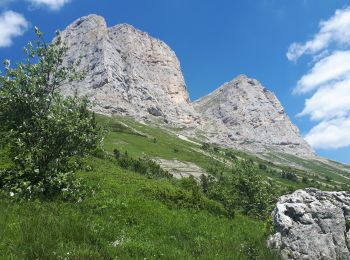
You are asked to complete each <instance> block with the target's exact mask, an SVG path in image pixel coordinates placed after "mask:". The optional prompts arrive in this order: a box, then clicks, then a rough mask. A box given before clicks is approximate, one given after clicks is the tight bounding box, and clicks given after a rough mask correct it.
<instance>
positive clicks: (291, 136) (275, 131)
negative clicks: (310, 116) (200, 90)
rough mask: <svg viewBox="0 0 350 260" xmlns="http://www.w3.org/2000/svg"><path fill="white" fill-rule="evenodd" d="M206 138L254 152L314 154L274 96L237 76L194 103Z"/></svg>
mask: <svg viewBox="0 0 350 260" xmlns="http://www.w3.org/2000/svg"><path fill="white" fill-rule="evenodd" d="M194 107H195V109H196V111H197V112H198V113H199V114H201V116H202V125H201V126H200V127H202V129H203V133H204V135H205V136H206V137H207V140H208V141H209V142H212V143H217V144H221V145H225V146H230V147H232V146H233V147H236V148H238V149H241V148H243V149H246V150H248V151H252V152H254V153H259V152H266V151H268V150H271V149H272V150H275V151H280V152H286V153H292V154H295V155H299V156H308V157H313V156H314V151H313V150H312V149H311V147H310V146H309V145H308V144H307V143H306V141H304V140H303V139H302V137H301V136H300V133H299V130H298V128H297V127H296V126H295V125H294V124H293V123H292V122H291V120H290V119H289V117H288V116H287V114H286V113H285V112H284V109H283V107H282V105H281V103H280V102H279V101H278V99H277V98H276V96H275V95H274V94H273V93H272V92H270V91H269V90H267V89H266V88H265V87H263V86H262V85H261V84H260V83H259V82H258V81H257V80H255V79H251V78H248V77H247V76H245V75H240V76H238V77H237V78H235V79H234V80H232V81H230V82H228V83H225V84H224V85H223V86H221V87H220V88H218V89H217V90H215V91H214V92H212V93H210V94H209V95H207V96H205V97H203V98H201V99H199V100H197V101H195V102H194Z"/></svg>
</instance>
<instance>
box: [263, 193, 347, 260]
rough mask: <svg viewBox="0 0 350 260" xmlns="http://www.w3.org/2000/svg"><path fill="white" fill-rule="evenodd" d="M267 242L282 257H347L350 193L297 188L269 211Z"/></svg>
mask: <svg viewBox="0 0 350 260" xmlns="http://www.w3.org/2000/svg"><path fill="white" fill-rule="evenodd" d="M272 217H273V223H274V226H275V229H276V233H275V234H274V235H272V236H271V237H270V238H269V240H268V245H269V246H270V247H271V248H273V249H277V250H278V251H279V252H280V253H281V256H282V258H283V259H344V260H345V259H350V250H349V248H350V232H349V227H350V226H349V221H350V193H349V192H322V191H320V190H317V189H312V188H309V189H305V190H297V191H295V192H294V193H292V194H290V195H284V196H282V197H281V198H280V199H279V201H278V202H277V205H276V208H275V210H274V211H273V213H272Z"/></svg>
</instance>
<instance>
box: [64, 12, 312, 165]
mask: <svg viewBox="0 0 350 260" xmlns="http://www.w3.org/2000/svg"><path fill="white" fill-rule="evenodd" d="M61 35H62V39H63V41H64V42H65V44H66V45H67V47H68V53H67V57H66V60H65V62H66V63H72V62H74V61H76V60H78V59H81V63H80V65H79V69H81V70H84V71H85V72H86V78H85V79H84V80H82V81H75V82H73V83H69V84H66V85H64V86H63V87H62V93H63V94H65V95H73V94H74V93H78V95H80V96H86V97H88V99H89V100H90V101H91V102H92V104H93V105H92V110H93V111H95V112H97V113H101V114H106V115H126V116H131V117H133V118H135V119H136V120H137V121H140V122H153V123H156V124H158V125H160V126H162V127H163V128H168V129H172V130H174V129H175V130H176V131H177V132H179V133H181V134H183V135H184V136H186V137H188V138H195V139H197V140H201V141H202V142H208V143H213V144H218V145H221V146H227V147H233V148H236V149H242V150H247V151H250V152H254V153H266V152H268V151H271V150H272V151H277V152H283V153H289V154H293V155H297V156H303V157H308V158H313V157H315V153H314V151H313V150H312V148H311V147H310V146H309V145H308V144H307V143H306V141H304V139H303V138H302V137H301V135H300V133H299V130H298V128H297V127H296V126H295V125H294V124H293V123H292V122H291V120H290V119H289V117H288V115H287V114H286V113H285V111H284V109H283V107H282V105H281V103H280V102H279V101H278V99H277V97H276V96H275V95H274V94H273V93H272V92H271V91H269V90H268V89H267V88H265V87H264V86H262V85H261V83H259V82H258V81H257V80H255V79H251V78H249V77H247V76H245V75H240V76H238V77H236V78H234V79H233V80H232V81H230V82H228V83H225V84H223V85H222V86H221V87H219V88H218V89H217V90H215V91H214V92H212V93H210V94H208V95H207V96H205V97H202V98H200V99H199V100H196V101H194V102H191V101H190V98H189V93H188V91H187V87H186V84H185V79H184V76H183V74H182V71H181V66H180V62H179V60H178V58H177V56H176V54H175V52H174V51H173V50H172V49H171V48H170V47H169V46H168V45H167V44H166V43H164V42H163V41H161V40H158V39H155V38H153V37H151V36H150V35H149V34H147V33H145V32H142V31H140V30H138V29H136V28H134V27H133V26H131V25H128V24H120V25H116V26H113V27H107V25H106V21H105V20H104V18H103V17H101V16H97V15H89V16H85V17H82V18H79V19H78V20H76V21H75V22H73V23H72V24H71V25H69V26H68V27H67V28H66V29H65V30H64V31H63V32H62V34H61Z"/></svg>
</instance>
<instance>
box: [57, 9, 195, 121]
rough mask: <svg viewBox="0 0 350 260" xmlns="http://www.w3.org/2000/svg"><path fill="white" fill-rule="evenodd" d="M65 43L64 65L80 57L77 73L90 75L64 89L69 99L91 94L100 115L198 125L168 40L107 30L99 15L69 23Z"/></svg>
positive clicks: (121, 27)
mask: <svg viewBox="0 0 350 260" xmlns="http://www.w3.org/2000/svg"><path fill="white" fill-rule="evenodd" d="M62 39H63V41H64V42H65V43H66V44H67V47H68V48H69V52H68V55H67V59H66V60H65V62H67V63H71V62H73V61H76V60H78V59H81V64H80V66H79V68H78V69H80V70H85V71H86V72H87V73H86V78H85V79H84V80H83V81H76V82H73V83H69V84H66V85H65V86H63V87H62V92H63V93H64V94H65V95H73V94H74V93H77V94H78V95H80V96H87V97H88V98H89V99H90V100H91V101H92V102H93V110H94V111H96V112H98V113H103V114H108V115H111V114H119V115H129V116H133V117H134V118H136V119H138V120H145V119H150V118H153V119H159V120H158V121H161V122H163V121H164V122H166V123H168V124H170V125H172V126H176V127H186V126H194V125H196V124H197V121H198V115H197V114H196V112H195V110H194V109H193V106H192V104H191V102H190V100H189V96H188V92H187V89H186V85H185V81H184V78H183V75H182V72H181V68H180V63H179V61H178V59H177V57H176V55H175V53H174V52H173V51H172V50H171V49H170V48H169V46H167V45H166V44H165V43H164V42H162V41H160V40H157V39H155V38H152V37H151V36H149V35H148V34H147V33H144V32H141V31H139V30H137V29H135V28H134V27H132V26H131V25H128V24H120V25H116V26H113V27H110V28H108V27H107V25H106V22H105V20H104V18H103V17H100V16H97V15H89V16H85V17H82V18H80V19H78V20H77V21H75V22H74V23H73V24H71V25H69V26H68V27H67V28H66V29H65V30H64V31H63V32H62Z"/></svg>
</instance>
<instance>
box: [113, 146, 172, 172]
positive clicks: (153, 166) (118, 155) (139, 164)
mask: <svg viewBox="0 0 350 260" xmlns="http://www.w3.org/2000/svg"><path fill="white" fill-rule="evenodd" d="M113 153H114V157H115V159H116V160H117V163H118V165H119V166H120V167H122V168H124V169H129V170H132V171H135V172H137V173H140V174H142V175H145V176H148V177H150V178H171V177H172V175H171V174H170V173H168V172H167V171H165V170H163V169H162V168H161V167H160V165H159V164H158V163H156V162H155V161H153V160H151V159H149V158H147V157H143V158H141V157H140V158H138V159H134V158H132V157H130V156H129V155H128V153H127V152H125V153H122V152H121V151H119V150H118V149H114V151H113Z"/></svg>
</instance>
